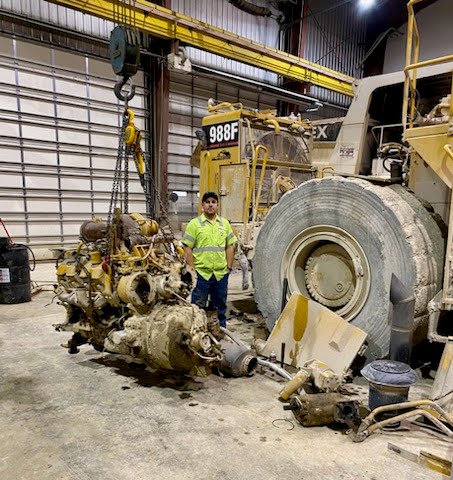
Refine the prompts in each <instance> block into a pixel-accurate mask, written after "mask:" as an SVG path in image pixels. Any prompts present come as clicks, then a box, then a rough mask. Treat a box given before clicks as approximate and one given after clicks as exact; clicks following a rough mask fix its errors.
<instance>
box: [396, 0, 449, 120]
mask: <svg viewBox="0 0 453 480" xmlns="http://www.w3.org/2000/svg"><path fill="white" fill-rule="evenodd" d="M424 1H425V0H410V1H409V2H408V4H407V12H408V22H407V41H406V66H405V68H404V75H405V80H404V96H403V119H402V123H403V127H404V130H406V128H408V120H409V128H412V127H413V126H414V120H415V116H416V100H417V69H419V68H422V67H428V66H431V65H439V64H441V63H447V62H451V61H453V55H447V56H444V57H438V58H433V59H431V60H425V61H422V62H420V61H419V55H420V33H419V30H418V25H417V21H416V19H415V11H414V5H415V4H417V3H421V2H424ZM411 73H412V75H411ZM451 93H452V98H453V74H452V86H451ZM449 123H450V125H451V124H452V123H453V101H451V102H450V121H449Z"/></svg>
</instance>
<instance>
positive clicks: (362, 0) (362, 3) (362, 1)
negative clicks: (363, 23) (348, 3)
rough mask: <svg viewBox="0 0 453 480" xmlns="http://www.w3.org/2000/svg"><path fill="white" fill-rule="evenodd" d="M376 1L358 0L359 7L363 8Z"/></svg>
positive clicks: (365, 8)
mask: <svg viewBox="0 0 453 480" xmlns="http://www.w3.org/2000/svg"><path fill="white" fill-rule="evenodd" d="M375 3H376V1H375V0H359V7H360V8H362V9H363V10H367V9H368V8H371V7H372V6H373V5H374V4H375Z"/></svg>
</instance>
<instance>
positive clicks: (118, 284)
mask: <svg viewBox="0 0 453 480" xmlns="http://www.w3.org/2000/svg"><path fill="white" fill-rule="evenodd" d="M112 225H113V228H109V227H108V223H104V222H103V221H102V220H101V219H96V218H95V219H93V220H91V221H87V222H84V223H83V224H82V226H81V228H80V242H79V244H78V246H77V248H76V249H75V250H68V251H66V252H65V253H64V259H63V261H61V263H59V265H58V266H57V277H58V285H57V286H56V289H55V293H56V295H57V297H58V299H59V301H60V302H61V304H63V305H64V307H65V308H66V312H67V315H66V321H65V322H64V323H61V324H57V325H54V326H55V328H56V329H57V330H58V331H70V332H74V334H73V336H72V338H71V339H70V340H69V342H68V344H67V347H68V349H69V353H77V352H78V346H80V345H83V344H85V343H89V344H91V345H92V346H93V347H94V348H95V349H97V350H99V351H106V352H111V353H118V354H123V355H129V356H131V357H136V358H138V359H140V360H142V361H143V362H144V363H146V364H147V365H149V366H151V367H154V368H162V369H168V370H177V371H180V372H185V373H188V374H191V375H198V376H204V375H208V374H209V373H210V372H211V368H212V367H215V366H220V364H221V362H222V359H223V357H224V355H223V352H222V347H221V344H220V340H221V337H223V334H222V332H221V331H220V329H219V326H218V321H216V319H215V318H214V319H210V320H209V322H208V318H207V316H206V313H205V312H204V311H203V310H201V309H200V308H198V307H197V306H195V305H192V304H190V303H188V302H187V301H186V300H185V297H187V295H188V293H189V292H190V289H191V286H192V275H191V273H190V272H188V271H187V270H186V268H185V267H184V263H183V258H184V252H183V250H182V248H181V247H180V246H179V245H178V243H177V242H176V241H175V240H174V239H173V237H172V236H171V235H169V234H167V233H166V232H165V231H163V230H162V229H160V228H159V225H158V224H157V222H155V221H154V220H148V219H146V218H144V217H143V216H142V215H140V214H120V212H119V210H118V209H117V210H116V211H115V220H114V222H112Z"/></svg>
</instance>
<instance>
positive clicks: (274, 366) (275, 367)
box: [258, 357, 293, 380]
mask: <svg viewBox="0 0 453 480" xmlns="http://www.w3.org/2000/svg"><path fill="white" fill-rule="evenodd" d="M258 365H262V366H263V367H267V368H270V369H271V370H274V372H276V373H278V374H279V375H280V376H282V377H283V378H286V379H288V380H292V379H293V377H292V375H291V374H290V373H288V372H287V371H286V370H285V369H283V368H282V367H279V366H278V365H277V364H276V363H272V362H269V361H267V360H263V359H262V358H259V357H258Z"/></svg>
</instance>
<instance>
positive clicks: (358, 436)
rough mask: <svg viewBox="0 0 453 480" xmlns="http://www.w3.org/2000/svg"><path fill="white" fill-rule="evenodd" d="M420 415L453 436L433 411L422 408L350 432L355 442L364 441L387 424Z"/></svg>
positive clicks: (449, 435)
mask: <svg viewBox="0 0 453 480" xmlns="http://www.w3.org/2000/svg"><path fill="white" fill-rule="evenodd" d="M420 415H423V416H424V417H426V418H427V419H428V420H429V421H430V422H432V423H434V425H436V427H437V428H439V430H441V431H442V432H443V433H445V434H446V435H447V436H448V437H450V438H451V437H453V432H452V431H451V430H450V429H449V428H448V427H446V426H445V425H444V424H443V423H442V422H441V421H440V420H438V419H437V418H436V417H435V416H434V415H432V414H431V413H429V412H427V411H426V410H422V409H417V410H412V411H411V412H406V413H403V414H401V415H398V416H396V417H392V418H388V419H387V420H383V421H381V422H377V423H374V424H373V425H371V426H369V427H367V428H366V429H365V430H362V431H360V430H359V431H357V433H355V432H354V431H352V430H350V431H349V433H348V434H349V436H350V437H351V438H352V440H353V441H354V442H363V441H364V440H365V439H366V438H367V437H368V436H370V435H371V434H372V433H373V432H375V431H376V430H380V429H381V428H383V427H385V426H387V425H392V424H395V423H399V422H402V421H403V420H408V419H409V418H412V417H418V416H420Z"/></svg>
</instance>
